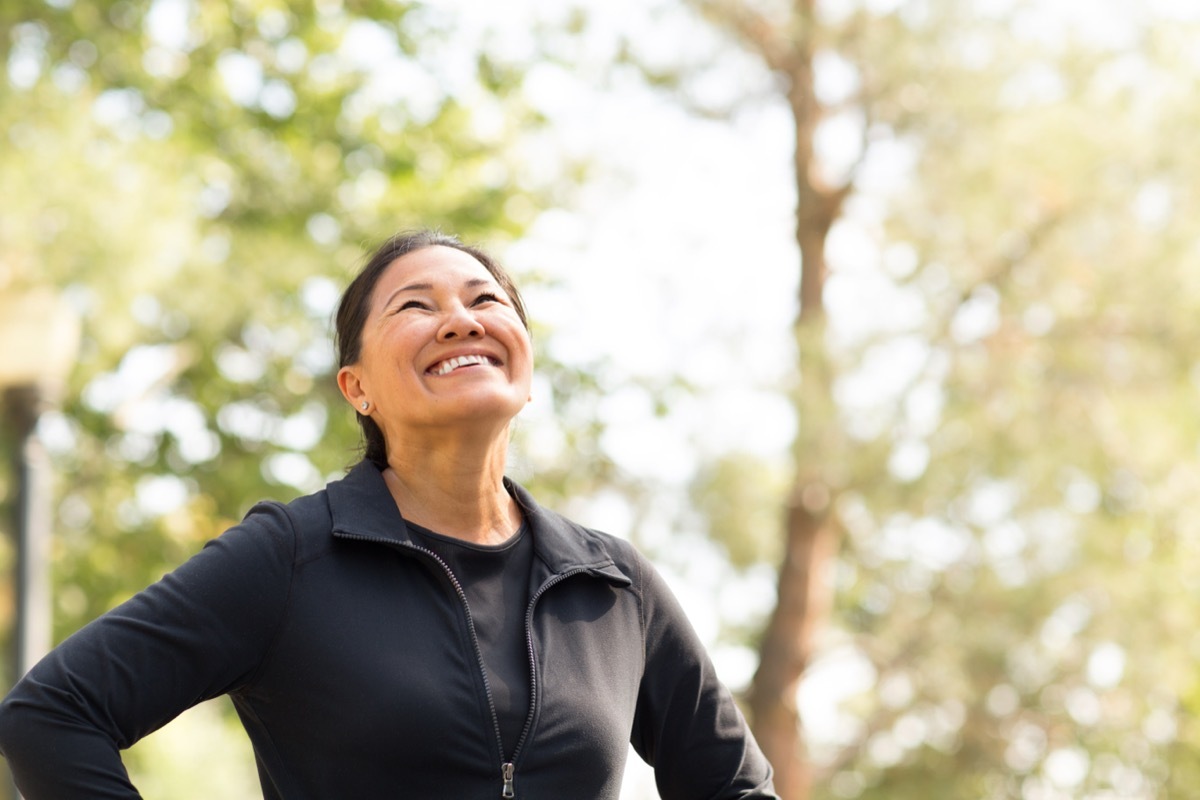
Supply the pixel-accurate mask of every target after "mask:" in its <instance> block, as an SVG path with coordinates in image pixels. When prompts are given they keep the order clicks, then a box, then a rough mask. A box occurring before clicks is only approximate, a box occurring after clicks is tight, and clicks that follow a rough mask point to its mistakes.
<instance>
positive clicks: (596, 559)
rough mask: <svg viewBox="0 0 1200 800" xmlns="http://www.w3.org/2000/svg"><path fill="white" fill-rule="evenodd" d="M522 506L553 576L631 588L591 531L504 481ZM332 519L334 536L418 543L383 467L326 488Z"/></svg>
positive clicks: (357, 469)
mask: <svg viewBox="0 0 1200 800" xmlns="http://www.w3.org/2000/svg"><path fill="white" fill-rule="evenodd" d="M504 484H505V486H506V487H507V488H508V490H509V493H511V494H512V496H513V497H514V498H515V499H516V501H517V503H518V504H519V505H520V506H521V512H522V513H523V514H524V515H525V521H526V523H527V524H528V525H529V530H530V533H532V534H533V549H534V552H535V553H536V554H537V556H538V558H539V559H540V560H541V561H542V562H543V563H545V565H546V566H547V567H548V568H549V570H550V572H552V573H555V574H562V573H565V572H575V571H584V572H590V573H592V574H595V575H597V576H599V577H603V578H606V579H608V580H610V581H613V582H615V583H619V584H624V585H628V584H630V583H632V581H631V580H630V578H629V576H628V575H626V574H625V573H624V572H623V571H622V570H621V569H620V568H619V567H617V565H616V564H615V562H614V561H613V558H612V555H611V554H610V552H609V550H608V546H607V544H606V542H605V541H604V540H603V539H601V538H600V537H599V536H597V535H596V534H595V533H593V532H592V531H590V530H588V529H587V528H584V527H582V526H580V525H577V524H575V523H574V522H571V521H570V520H568V519H567V518H565V517H563V516H561V515H559V514H556V513H554V512H553V511H549V510H547V509H544V508H542V507H541V506H540V505H538V504H537V501H535V500H534V499H533V497H532V495H530V494H529V492H527V491H526V490H525V488H524V487H522V486H520V485H518V484H517V483H515V482H513V481H511V480H509V479H508V478H505V479H504ZM326 492H327V494H328V497H329V510H330V513H331V515H332V517H333V535H334V536H344V537H366V538H368V539H372V540H376V541H383V542H387V543H392V544H398V545H408V544H414V542H413V539H412V536H411V534H410V533H409V531H408V526H407V525H406V524H405V522H404V517H403V516H401V514H400V511H399V509H397V508H396V502H395V501H394V500H393V499H392V495H391V492H389V491H388V488H387V484H386V483H385V482H384V479H383V474H382V473H381V472H380V471H379V468H378V467H376V466H375V465H374V464H372V463H371V462H370V461H366V460H364V461H361V462H359V463H358V464H356V465H355V466H354V468H353V469H351V470H350V472H349V473H347V474H346V477H344V478H342V479H341V480H338V481H333V482H331V483H330V484H329V485H328V487H326Z"/></svg>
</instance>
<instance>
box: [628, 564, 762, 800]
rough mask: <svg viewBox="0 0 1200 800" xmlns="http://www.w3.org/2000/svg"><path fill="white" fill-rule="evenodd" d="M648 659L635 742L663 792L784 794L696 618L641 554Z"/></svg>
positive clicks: (686, 798) (722, 799)
mask: <svg viewBox="0 0 1200 800" xmlns="http://www.w3.org/2000/svg"><path fill="white" fill-rule="evenodd" d="M638 566H639V568H640V570H641V580H640V581H639V583H640V585H641V591H642V614H643V623H644V627H643V630H644V632H645V649H646V662H645V670H644V673H643V675H642V683H641V689H640V691H639V694H638V702H637V710H636V712H635V716H634V726H633V736H632V740H631V742H632V744H633V747H634V749H635V750H636V751H637V753H638V754H639V755H640V756H641V757H642V758H643V759H645V760H646V762H647V763H649V764H650V765H651V766H653V767H654V777H655V782H656V783H657V785H658V792H659V794H660V796H661V797H662V798H663V800H700V798H704V799H705V800H733V799H734V798H739V799H743V798H744V799H747V800H748V799H749V798H757V799H758V800H779V798H778V796H777V795H776V794H775V788H774V785H773V783H772V770H771V766H770V764H768V763H767V760H766V758H765V757H764V756H763V754H762V751H761V750H760V749H759V747H758V743H757V742H755V740H754V736H753V734H751V733H750V729H749V727H748V726H747V725H746V720H745V718H744V717H743V716H742V713H741V711H740V710H739V709H738V707H737V705H736V704H735V703H734V700H733V696H732V695H731V694H730V692H729V690H728V689H726V688H725V686H723V685H722V684H721V682H720V681H719V680H718V679H717V676H716V672H715V670H714V669H713V665H712V663H711V661H710V660H709V658H708V654H707V653H706V652H705V650H704V646H703V645H702V644H701V643H700V640H699V638H698V637H697V636H696V633H695V631H694V630H693V629H692V626H691V623H690V622H688V620H687V617H686V616H685V615H684V613H683V609H682V608H681V607H680V606H679V602H678V601H677V600H676V599H675V597H674V595H673V594H672V593H671V591H670V589H668V588H667V586H666V584H665V583H664V582H663V580H662V578H661V576H659V575H658V573H657V572H656V571H655V570H654V568H653V567H652V566H651V565H650V564H649V563H648V562H647V561H646V560H645V559H644V558H642V557H641V556H638Z"/></svg>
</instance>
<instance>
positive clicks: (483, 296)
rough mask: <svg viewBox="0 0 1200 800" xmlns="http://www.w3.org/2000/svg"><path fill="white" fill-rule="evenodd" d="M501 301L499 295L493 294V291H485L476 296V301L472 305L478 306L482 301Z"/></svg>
mask: <svg viewBox="0 0 1200 800" xmlns="http://www.w3.org/2000/svg"><path fill="white" fill-rule="evenodd" d="M499 302H502V301H501V300H500V297H499V295H496V294H493V293H492V292H484V293H483V294H481V295H479V296H478V297H476V298H475V302H474V303H472V305H476V306H477V305H479V304H480V303H499Z"/></svg>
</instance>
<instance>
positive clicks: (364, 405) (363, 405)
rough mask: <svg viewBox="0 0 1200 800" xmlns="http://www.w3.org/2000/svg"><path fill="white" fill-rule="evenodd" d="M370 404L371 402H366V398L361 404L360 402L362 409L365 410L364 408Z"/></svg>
mask: <svg viewBox="0 0 1200 800" xmlns="http://www.w3.org/2000/svg"><path fill="white" fill-rule="evenodd" d="M370 405H371V404H370V403H368V402H367V401H366V400H363V404H362V410H363V411H366V410H367V408H368V407H369V406H370Z"/></svg>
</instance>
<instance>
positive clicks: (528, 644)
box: [338, 531, 592, 800]
mask: <svg viewBox="0 0 1200 800" xmlns="http://www.w3.org/2000/svg"><path fill="white" fill-rule="evenodd" d="M338 536H342V537H344V538H347V539H358V540H359V541H363V542H376V543H378V544H384V545H388V546H389V547H401V548H404V549H406V550H412V551H414V552H417V553H421V554H423V555H425V556H427V557H429V558H431V559H433V560H434V561H435V562H436V563H437V564H438V566H440V567H441V568H442V571H443V572H445V573H446V577H447V578H449V579H450V584H451V585H452V586H453V587H454V592H455V594H457V595H458V600H459V603H461V604H462V608H463V613H465V614H466V615H467V630H468V632H469V633H470V634H471V646H472V647H473V648H474V650H475V662H476V664H477V665H478V667H479V674H480V676H481V677H482V678H483V693H484V695H486V697H487V702H488V710H489V711H491V712H492V728H493V730H494V732H495V734H496V750H497V752H499V753H500V779H501V788H500V796H501V797H503V798H505V800H511V799H512V798H515V797H516V796H517V794H516V786H515V783H516V769H517V768H516V763H517V759H518V758H519V757H520V755H521V750H522V749H523V748H524V746H525V740H526V739H527V738H529V731H530V729H531V728H532V727H533V717H534V711H535V710H536V709H537V702H538V680H537V658H536V657H535V654H534V650H533V609H534V607H535V606H536V605H537V601H538V600H539V599H540V598H541V596H542V595H543V594H545V593H546V591H547V590H548V589H549V588H550V587H552V586H554V585H556V584H558V583H561V582H562V581H564V580H566V579H567V578H570V577H572V576H574V575H579V574H582V573H590V572H592V568H591V567H576V568H575V569H570V570H567V571H566V572H560V573H559V574H557V575H555V576H553V577H551V578H550V580H548V581H546V582H545V583H543V584H542V585H541V586H540V587H538V590H537V591H536V592H534V593H533V596H531V597H530V598H529V605H528V606H526V608H525V650H526V652H527V653H528V654H529V712H528V713H527V714H526V715H525V727H524V728H522V729H521V736H520V737H519V738H518V739H517V746H516V747H514V748H513V754H512V758H509V759H505V757H504V739H503V738H502V737H501V736H500V717H499V715H497V714H496V702H495V701H494V700H493V699H492V687H491V685H490V684H489V683H488V677H487V666H486V665H485V664H484V663H483V653H482V651H480V649H479V637H478V636H477V635H476V633H475V620H474V619H472V618H471V606H470V604H469V603H467V593H466V592H465V591H463V588H462V584H461V583H459V582H458V578H457V577H456V576H455V574H454V572H453V571H451V569H450V566H449V565H448V564H447V563H446V562H445V561H443V560H442V557H441V556H439V555H438V554H437V553H435V552H433V551H432V550H429V549H428V548H425V547H421V546H420V545H416V544H413V543H411V542H394V541H391V540H390V539H380V538H376V537H373V536H360V535H358V534H354V533H346V532H344V531H343V532H339V533H338Z"/></svg>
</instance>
